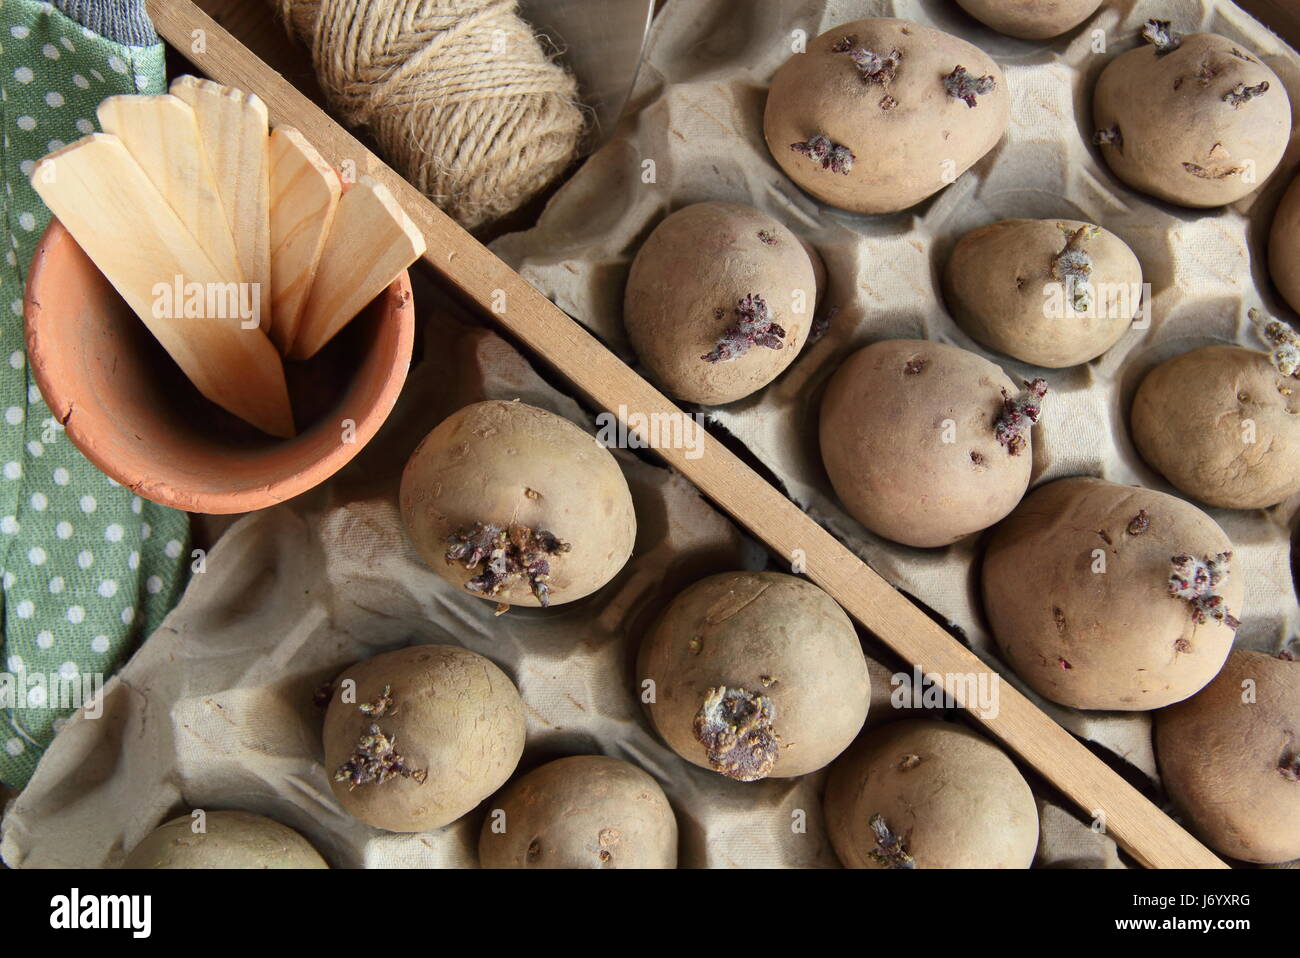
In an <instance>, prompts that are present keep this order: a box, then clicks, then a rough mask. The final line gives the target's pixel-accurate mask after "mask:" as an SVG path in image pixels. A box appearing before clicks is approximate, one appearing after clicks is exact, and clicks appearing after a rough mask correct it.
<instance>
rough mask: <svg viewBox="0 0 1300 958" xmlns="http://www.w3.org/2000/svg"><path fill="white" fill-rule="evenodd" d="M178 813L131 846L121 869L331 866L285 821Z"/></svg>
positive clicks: (241, 815)
mask: <svg viewBox="0 0 1300 958" xmlns="http://www.w3.org/2000/svg"><path fill="white" fill-rule="evenodd" d="M198 824H199V820H198V819H195V818H194V817H193V816H192V815H181V816H180V817H179V818H173V819H172V820H171V821H169V822H166V823H164V824H162V825H159V826H158V827H157V828H155V829H154V830H153V831H152V832H150V833H149V834H148V835H146V836H145V837H144V838H143V839H142V840H141V842H140V844H138V845H136V846H135V848H134V849H132V850H131V854H130V855H128V856H127V857H126V861H125V862H124V863H123V864H122V867H123V868H241V869H257V868H277V869H278V868H329V865H327V864H326V863H325V859H323V858H321V856H320V853H319V852H317V851H316V849H314V848H312V847H311V843H310V842H308V841H307V839H305V838H303V837H302V836H301V835H299V834H298V833H297V832H295V831H294V830H293V829H292V828H289V827H288V826H287V825H281V824H280V823H279V822H277V821H274V820H273V819H270V818H267V817H266V816H265V815H254V814H253V813H252V812H241V811H211V812H205V814H204V816H203V819H202V830H201V831H196V830H195V829H196V827H197V826H198Z"/></svg>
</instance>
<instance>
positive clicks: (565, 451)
mask: <svg viewBox="0 0 1300 958" xmlns="http://www.w3.org/2000/svg"><path fill="white" fill-rule="evenodd" d="M401 506H402V520H403V522H404V524H405V526H406V531H407V534H408V535H409V536H410V537H411V541H412V542H413V543H415V547H416V548H417V549H418V550H419V552H420V555H421V557H422V558H423V559H424V561H425V562H427V563H428V564H429V567H430V568H431V569H433V571H434V572H436V573H438V575H440V576H441V577H442V578H444V579H446V580H447V581H448V582H450V583H452V584H453V585H455V586H456V587H458V588H461V589H464V588H465V584H466V583H467V582H469V580H470V579H472V578H474V576H475V575H476V574H477V573H476V572H472V571H470V570H468V569H466V568H465V567H464V565H463V564H461V563H451V562H448V561H447V549H448V545H449V543H448V540H449V539H450V537H451V536H452V535H453V534H454V533H456V532H458V531H460V530H463V529H468V528H472V527H473V525H474V523H475V522H485V523H494V524H497V525H505V524H509V523H519V524H521V525H524V526H527V527H529V528H531V529H533V530H534V531H538V532H540V531H546V532H550V533H552V534H553V535H555V536H557V537H558V538H559V539H560V540H561V541H563V542H567V543H568V544H569V546H570V551H569V552H566V553H562V554H559V555H555V556H552V557H551V558H550V569H551V572H550V580H549V581H548V582H547V583H546V584H547V586H548V587H549V589H550V604H551V605H561V604H563V603H565V602H572V601H573V600H575V599H581V598H582V597H583V596H586V595H590V594H591V593H592V592H595V591H596V590H597V589H599V588H600V587H601V586H603V585H604V584H605V583H607V582H608V581H609V580H610V579H612V578H614V576H615V575H617V574H618V571H619V570H620V569H622V568H623V565H624V563H626V562H627V560H628V557H629V556H631V554H632V546H633V544H634V543H635V541H636V513H635V511H634V510H633V508H632V494H631V492H630V491H629V490H628V486H627V481H626V480H625V479H624V478H623V472H622V470H620V469H619V467H618V463H617V462H616V461H615V460H614V457H613V456H612V455H611V454H610V452H609V450H608V449H606V448H604V447H603V446H601V445H600V443H599V442H597V441H596V438H595V437H594V436H592V435H590V434H588V433H586V432H583V431H582V430H581V429H579V428H578V427H577V426H575V425H574V424H573V423H571V422H569V420H567V419H565V418H563V417H561V416H557V415H555V414H554V413H551V412H547V411H546V410H544V409H538V408H537V407H535V406H529V405H527V404H525V403H521V402H517V401H516V402H504V401H500V400H489V401H487V402H480V403H474V404H473V405H470V406H466V407H465V408H463V409H461V410H459V411H458V412H455V413H453V414H452V415H450V416H448V417H447V418H446V419H444V420H443V421H442V422H441V423H439V424H438V426H437V427H436V428H435V429H434V430H433V431H432V432H431V433H429V435H427V436H425V437H424V440H423V441H422V442H421V443H420V445H419V446H418V447H416V450H415V452H414V453H412V454H411V458H410V461H409V462H407V464H406V469H405V471H404V472H403V473H402V489H401ZM467 591H468V590H467ZM470 594H471V595H476V594H477V593H473V592H471V593H470ZM482 598H487V599H488V600H489V601H492V602H505V603H506V604H508V605H523V606H534V607H535V606H539V605H540V604H541V603H540V602H539V601H538V599H537V597H536V596H535V595H534V594H533V592H532V589H531V587H530V586H529V583H528V582H527V580H526V579H523V578H521V579H519V580H517V581H516V582H514V583H513V584H512V585H511V586H510V587H509V588H508V589H505V590H504V591H502V592H501V593H500V594H499V595H496V596H491V597H488V596H482Z"/></svg>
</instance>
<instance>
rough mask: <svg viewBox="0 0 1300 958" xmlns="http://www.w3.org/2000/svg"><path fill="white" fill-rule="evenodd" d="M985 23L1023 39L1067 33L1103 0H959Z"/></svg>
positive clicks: (964, 7) (965, 8)
mask: <svg viewBox="0 0 1300 958" xmlns="http://www.w3.org/2000/svg"><path fill="white" fill-rule="evenodd" d="M957 2H958V3H959V4H961V6H962V9H964V10H965V11H966V12H967V13H969V14H970V15H971V16H972V17H974V18H975V19H976V20H979V21H980V22H981V23H983V24H984V25H985V26H988V27H991V28H992V29H994V30H996V31H998V32H999V33H1005V34H1007V35H1008V36H1012V37H1019V38H1020V39H1022V40H1046V39H1048V38H1050V37H1059V36H1060V35H1061V34H1062V33H1068V32H1069V31H1071V30H1073V29H1074V28H1075V27H1077V26H1078V25H1079V24H1081V23H1083V21H1084V20H1087V19H1088V18H1089V17H1090V16H1092V15H1093V14H1094V13H1096V12H1097V8H1098V7H1100V6H1101V0H957Z"/></svg>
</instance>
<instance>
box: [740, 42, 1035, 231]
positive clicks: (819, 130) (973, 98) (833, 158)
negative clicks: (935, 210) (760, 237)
mask: <svg viewBox="0 0 1300 958" xmlns="http://www.w3.org/2000/svg"><path fill="white" fill-rule="evenodd" d="M1010 114H1011V98H1010V96H1009V94H1008V92H1007V84H1006V79H1005V77H1003V75H1002V70H1001V69H1000V68H999V67H998V65H997V63H995V62H994V61H993V58H992V57H990V56H989V55H988V54H986V53H985V52H984V51H982V50H980V49H979V48H978V47H975V46H972V45H971V44H969V43H967V42H966V41H965V40H962V39H959V38H958V37H954V36H952V35H951V34H947V33H944V32H943V31H941V30H936V29H934V28H933V27H927V26H922V25H921V24H919V23H912V22H911V21H909V20H897V19H891V18H886V17H880V18H874V19H867V20H856V21H854V22H852V23H844V24H841V25H840V26H838V27H835V28H834V29H832V30H828V31H826V32H825V33H823V34H821V35H820V36H818V37H816V38H814V39H812V40H810V41H808V47H807V50H806V52H803V53H796V54H795V55H794V56H792V57H791V58H790V59H789V60H787V61H786V62H785V64H784V65H783V66H782V67H781V68H780V69H779V70H777V72H776V75H775V76H774V77H773V78H772V85H771V88H770V89H769V91H768V94H767V106H766V108H765V109H764V112H763V136H764V138H765V139H766V140H767V148H768V150H770V151H771V153H772V157H773V158H774V159H775V160H776V162H777V165H779V166H780V167H781V169H783V170H784V171H785V173H786V175H787V176H789V177H790V179H792V180H794V182H795V183H796V184H798V185H799V186H800V187H801V188H802V189H804V190H805V191H807V192H808V193H810V194H812V195H813V196H814V197H816V198H817V199H819V200H821V201H822V202H823V203H827V204H829V205H831V206H836V207H839V208H840V209H844V210H851V211H853V212H856V213H892V212H896V211H898V210H905V209H907V208H908V207H911V206H915V205H916V204H917V203H919V202H921V201H922V200H924V199H925V198H926V197H928V196H931V195H933V194H934V193H937V192H939V191H940V190H941V189H943V188H944V187H945V186H947V185H949V184H950V183H952V182H953V181H954V180H955V179H956V178H957V177H958V176H960V175H961V174H962V173H964V172H966V171H967V170H968V169H970V168H971V167H972V166H974V165H975V163H977V162H978V161H979V160H980V159H981V158H982V157H983V156H984V155H985V154H987V153H988V152H989V151H990V150H991V149H993V147H994V146H996V145H997V143H998V141H999V140H1000V139H1002V135H1003V133H1004V132H1006V129H1007V124H1008V121H1009V118H1010Z"/></svg>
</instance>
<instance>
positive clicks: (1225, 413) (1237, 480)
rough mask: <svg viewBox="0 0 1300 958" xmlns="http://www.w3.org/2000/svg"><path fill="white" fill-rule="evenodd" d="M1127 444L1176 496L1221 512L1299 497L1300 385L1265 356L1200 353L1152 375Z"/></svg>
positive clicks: (1231, 350)
mask: <svg viewBox="0 0 1300 958" xmlns="http://www.w3.org/2000/svg"><path fill="white" fill-rule="evenodd" d="M1130 422H1131V424H1132V428H1133V443H1134V445H1136V446H1137V449H1138V452H1140V453H1141V454H1142V458H1143V459H1145V460H1146V461H1147V462H1148V463H1149V464H1150V465H1151V467H1152V468H1153V469H1155V470H1156V471H1157V472H1159V473H1160V474H1161V475H1162V476H1164V477H1165V478H1166V479H1168V480H1169V481H1170V482H1171V483H1172V484H1173V485H1174V486H1176V487H1177V488H1178V489H1179V490H1181V491H1182V492H1184V493H1186V494H1187V495H1189V496H1192V497H1194V498H1196V499H1199V500H1200V501H1201V502H1204V503H1208V504H1209V505H1212V506H1221V507H1223V508H1225V509H1263V508H1266V507H1268V506H1272V505H1276V504H1277V503H1279V502H1282V501H1284V500H1286V499H1289V498H1290V497H1291V496H1293V495H1294V494H1295V493H1297V492H1300V380H1297V379H1295V378H1294V377H1292V376H1286V375H1283V374H1282V373H1281V372H1280V371H1279V370H1278V369H1277V368H1276V367H1275V366H1274V365H1273V363H1272V362H1270V360H1269V356H1268V354H1267V353H1262V352H1258V351H1256V350H1252V349H1243V348H1241V347H1240V346H1206V347H1203V348H1201V349H1193V350H1192V351H1190V352H1186V353H1183V354H1182V355H1179V356H1175V357H1174V358H1173V359H1169V360H1166V361H1165V362H1163V363H1161V364H1160V365H1159V366H1156V367H1155V368H1154V369H1152V370H1151V372H1149V373H1147V375H1146V377H1145V378H1144V379H1143V380H1142V383H1141V385H1140V386H1138V390H1137V393H1136V395H1134V397H1133V409H1132V412H1131V414H1130Z"/></svg>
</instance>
